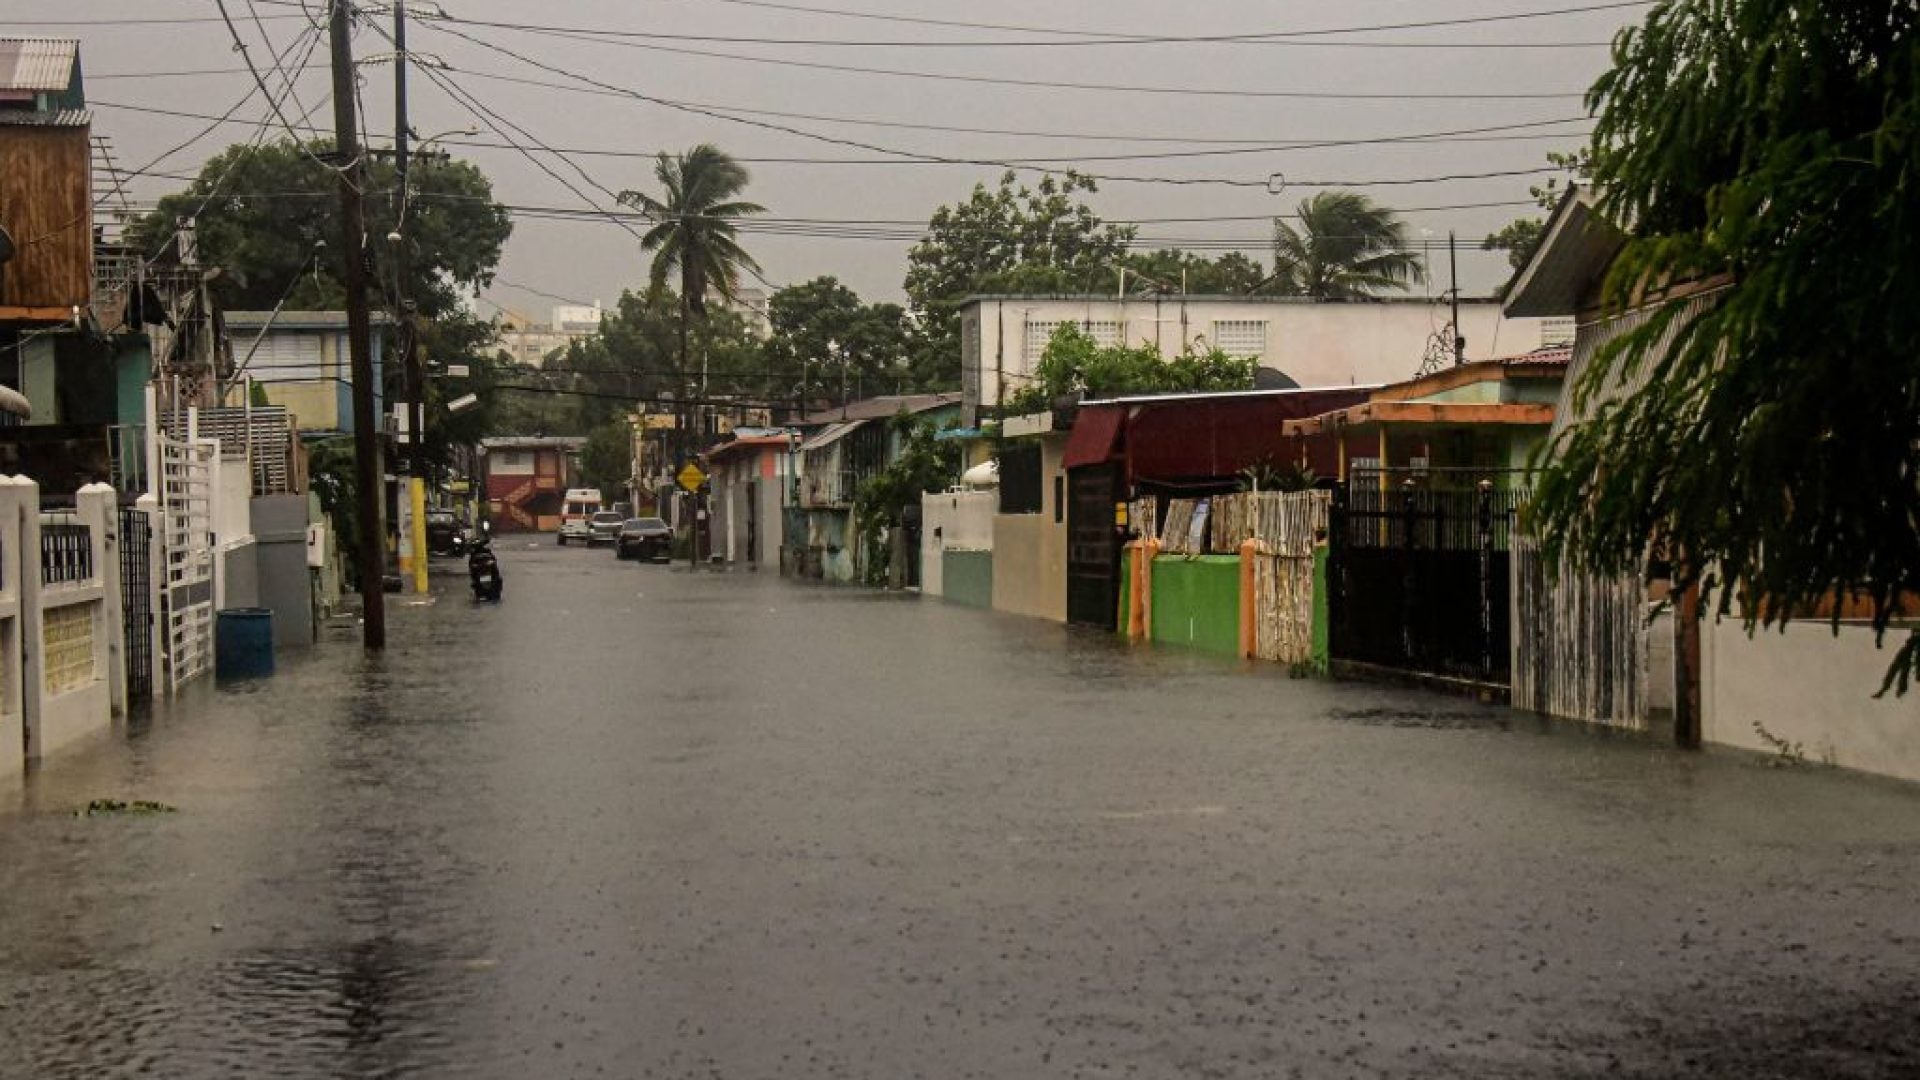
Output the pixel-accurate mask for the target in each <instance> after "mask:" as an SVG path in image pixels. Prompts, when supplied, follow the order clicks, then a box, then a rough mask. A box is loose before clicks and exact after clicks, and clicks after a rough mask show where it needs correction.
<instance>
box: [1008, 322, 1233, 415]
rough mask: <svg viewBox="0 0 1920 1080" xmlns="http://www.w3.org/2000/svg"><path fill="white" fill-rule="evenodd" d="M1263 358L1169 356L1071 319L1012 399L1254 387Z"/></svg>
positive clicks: (1034, 406)
mask: <svg viewBox="0 0 1920 1080" xmlns="http://www.w3.org/2000/svg"><path fill="white" fill-rule="evenodd" d="M1258 367H1259V362H1258V361H1257V360H1254V359H1252V358H1250V357H1248V358H1243V357H1236V356H1229V355H1227V354H1226V353H1224V352H1221V351H1220V350H1219V349H1210V350H1208V351H1206V352H1195V351H1193V350H1192V349H1188V350H1187V351H1185V352H1182V353H1181V354H1180V355H1178V356H1175V357H1173V358H1172V359H1170V360H1169V359H1167V358H1166V357H1163V356H1161V355H1160V350H1159V349H1158V348H1156V347H1155V346H1153V345H1138V346H1131V345H1118V346H1102V345H1100V344H1099V343H1098V342H1096V341H1094V340H1093V338H1092V337H1090V336H1088V335H1087V334H1086V332H1084V331H1082V330H1081V329H1080V328H1079V327H1077V326H1074V325H1073V324H1071V323H1065V324H1062V325H1061V326H1060V327H1058V328H1057V329H1055V330H1054V332H1053V337H1052V338H1051V339H1049V340H1048V342H1047V348H1046V351H1045V352H1044V353H1042V354H1041V357H1040V363H1039V364H1038V365H1037V366H1036V367H1035V368H1034V377H1033V381H1032V382H1030V383H1029V384H1028V385H1026V386H1024V387H1022V388H1021V389H1020V391H1019V392H1018V393H1016V394H1014V395H1013V396H1012V398H1010V399H1009V401H1008V407H1009V408H1010V409H1011V410H1012V411H1013V412H1016V413H1019V412H1034V411H1038V410H1042V409H1046V408H1048V407H1050V406H1051V404H1052V403H1053V402H1054V401H1055V400H1056V399H1058V398H1061V397H1065V396H1067V395H1070V394H1076V393H1078V394H1083V395H1085V396H1087V397H1094V398H1098V397H1111V396H1113V395H1116V394H1145V393H1155V392H1162V393H1165V392H1180V391H1205V390H1251V389H1253V379H1254V372H1255V371H1256V370H1257V369H1258Z"/></svg>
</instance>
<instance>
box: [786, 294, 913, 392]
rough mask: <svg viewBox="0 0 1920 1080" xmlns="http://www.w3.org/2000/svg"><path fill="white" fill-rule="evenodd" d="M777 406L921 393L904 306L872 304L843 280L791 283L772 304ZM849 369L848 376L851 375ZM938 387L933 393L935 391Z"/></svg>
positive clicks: (909, 326)
mask: <svg viewBox="0 0 1920 1080" xmlns="http://www.w3.org/2000/svg"><path fill="white" fill-rule="evenodd" d="M767 320H768V322H769V323H770V324H771V331H772V332H771V334H770V336H769V337H768V339H767V342H766V345H765V352H766V364H767V370H768V373H769V378H770V379H771V387H770V391H771V394H772V398H773V399H774V400H781V401H793V402H819V401H825V400H836V401H837V400H839V398H840V397H841V395H842V393H843V392H844V393H845V394H846V395H847V396H848V397H850V398H854V399H858V398H862V397H865V396H867V395H868V394H892V393H903V392H906V391H909V390H915V389H921V388H923V384H922V381H921V378H920V373H919V372H918V371H916V370H915V368H914V365H913V357H914V354H915V351H916V344H917V336H916V330H915V327H914V325H913V323H912V322H911V321H910V320H909V319H908V318H907V312H906V309H905V308H903V307H901V306H900V305H899V304H868V303H864V302H862V301H861V299H860V296H859V294H858V293H856V292H854V291H853V290H852V289H849V288H847V287H846V286H845V285H842V284H841V283H840V281H839V279H837V278H832V277H817V278H814V279H813V280H811V281H805V282H802V283H800V284H798V285H789V286H788V287H786V288H784V289H781V290H780V291H778V292H776V293H774V294H773V296H772V297H770V298H769V299H768V301H767ZM843 365H844V370H843ZM928 388H931V387H928Z"/></svg>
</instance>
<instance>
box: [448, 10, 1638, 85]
mask: <svg viewBox="0 0 1920 1080" xmlns="http://www.w3.org/2000/svg"><path fill="white" fill-rule="evenodd" d="M1636 2H1637V0H1636ZM461 22H465V20H461V19H454V18H447V19H434V20H429V21H428V22H427V25H430V26H432V27H433V28H434V29H435V30H438V31H440V32H441V33H446V34H453V35H455V36H456V37H462V38H466V39H467V40H469V41H476V42H477V41H478V40H479V39H476V38H473V37H470V36H468V35H466V34H462V33H460V32H458V31H456V30H453V29H452V28H451V27H450V26H449V25H448V24H450V23H461ZM541 33H542V34H544V35H547V36H553V37H562V38H568V39H571V40H575V41H579V40H589V41H599V42H602V43H604V44H609V45H618V46H620V47H622V48H629V49H644V50H648V51H651V52H661V53H672V54H674V55H678V56H699V57H705V58H707V59H714V60H732V61H737V62H739V63H744V64H767V65H772V66H775V67H793V68H803V69H807V70H813V71H834V72H840V73H843V74H853V75H880V76H885V77H889V78H897V79H925V80H932V81H936V82H958V83H968V84H972V85H982V86H1018V87H1026V88H1040V89H1047V90H1087V91H1097V92H1101V93H1127V94H1154V95H1171V96H1179V97H1231V98H1259V99H1268V98H1284V99H1308V100H1322V101H1553V100H1559V101H1567V100H1572V101H1578V100H1582V99H1584V98H1585V97H1586V94H1585V92H1584V91H1551V92H1526V91H1483V92H1466V91H1445V90H1441V91H1424V92H1415V91H1380V92H1369V91H1330V90H1222V89H1212V88H1206V87H1193V86H1138V85H1130V84H1123V83H1078V82H1063V81H1057V80H1051V79H1015V78H1007V77H1004V76H997V75H953V74H947V73H944V72H932V71H908V70H903V69H900V68H874V67H860V66H857V65H852V64H829V63H824V62H821V61H815V60H796V59H791V58H783V57H772V56H751V55H747V54H743V53H729V52H721V51H719V50H715V49H693V48H686V47H683V46H678V45H657V44H653V43H651V42H645V41H633V40H628V39H610V38H603V37H591V36H586V35H581V34H578V33H573V32H569V31H557V30H556V31H541ZM496 47H497V46H496Z"/></svg>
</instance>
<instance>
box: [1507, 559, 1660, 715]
mask: <svg viewBox="0 0 1920 1080" xmlns="http://www.w3.org/2000/svg"><path fill="white" fill-rule="evenodd" d="M1516 531H1517V530H1516ZM1553 570H1557V571H1558V572H1557V573H1552V572H1550V571H1553ZM1648 637H1649V635H1648V633H1647V603H1646V588H1645V587H1644V586H1643V585H1642V584H1641V583H1640V582H1639V581H1638V580H1636V579H1635V578H1633V577H1618V578H1603V577H1599V576H1596V575H1593V574H1587V573H1582V572H1579V571H1577V570H1574V569H1573V568H1571V567H1569V566H1565V565H1561V566H1559V567H1554V566H1552V565H1551V564H1550V563H1549V562H1548V560H1547V559H1546V558H1545V557H1544V556H1542V555H1541V553H1540V551H1539V549H1538V548H1537V547H1536V546H1535V545H1534V543H1533V541H1532V540H1531V539H1529V538H1527V537H1524V536H1515V537H1514V543H1513V705H1514V707H1515V708H1520V709H1530V710H1532V711H1534V712H1540V713H1546V714H1547V715H1549V716H1559V717H1564V718H1567V719H1570V720H1582V721H1585V722H1587V723H1591V724H1600V725H1604V726H1606V727H1618V728H1630V729H1634V730H1645V728H1646V726H1647V670H1648V668H1647V646H1648Z"/></svg>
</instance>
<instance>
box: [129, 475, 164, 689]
mask: <svg viewBox="0 0 1920 1080" xmlns="http://www.w3.org/2000/svg"><path fill="white" fill-rule="evenodd" d="M134 506H136V507H137V508H138V509H139V510H140V513H141V514H142V515H143V517H144V519H145V521H146V523H147V611H148V612H149V613H150V614H151V617H150V618H149V619H148V620H147V658H148V660H149V661H150V662H151V664H152V665H153V682H152V685H153V696H154V698H155V699H158V698H159V697H160V696H161V695H163V694H165V693H166V692H167V660H166V656H167V653H166V648H167V647H166V626H167V623H166V608H165V607H164V606H162V603H161V601H162V600H163V599H164V598H165V596H166V587H167V519H166V517H165V515H163V514H162V513H161V511H160V500H159V499H157V498H154V496H153V494H152V492H148V493H147V494H145V495H142V496H140V498H139V500H138V501H136V502H135V503H134Z"/></svg>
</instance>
